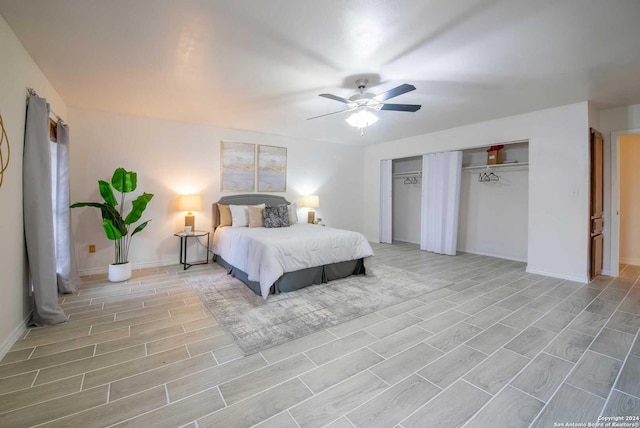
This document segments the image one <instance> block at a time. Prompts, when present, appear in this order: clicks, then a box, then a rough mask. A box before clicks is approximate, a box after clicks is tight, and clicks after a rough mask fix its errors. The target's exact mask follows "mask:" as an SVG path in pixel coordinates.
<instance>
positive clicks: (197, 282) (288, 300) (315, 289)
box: [189, 265, 452, 355]
mask: <svg viewBox="0 0 640 428" xmlns="http://www.w3.org/2000/svg"><path fill="white" fill-rule="evenodd" d="M189 283H190V284H191V285H192V286H193V287H194V288H195V289H196V290H197V291H198V293H199V294H200V297H201V298H202V300H203V301H204V303H205V305H206V306H207V307H208V308H209V310H210V311H211V313H212V314H213V316H214V317H215V318H216V319H217V320H218V322H219V323H220V324H221V325H222V326H223V327H224V328H225V329H226V330H227V331H228V332H229V333H230V334H231V335H232V336H233V338H234V340H235V342H236V344H237V345H238V347H239V348H240V349H241V350H242V352H244V354H245V355H249V354H253V353H256V352H259V351H262V350H264V349H267V348H270V347H272V346H275V345H279V344H281V343H284V342H288V341H290V340H293V339H297V338H299V337H302V336H306V335H308V334H311V333H314V332H316V331H319V330H322V329H325V328H328V327H332V326H334V325H337V324H341V323H343V322H346V321H349V320H352V319H354V318H358V317H361V316H363V315H366V314H368V313H371V312H375V311H378V310H380V309H383V308H386V307H388V306H392V305H395V304H398V303H402V302H404V301H405V300H409V299H412V298H415V297H418V296H421V295H423V294H427V293H429V292H432V291H434V290H437V289H439V288H442V287H446V286H447V285H451V284H452V283H451V282H450V281H444V280H440V279H429V278H425V277H424V276H423V275H418V274H415V273H412V272H408V271H406V270H402V269H398V268H395V267H392V266H380V265H378V266H376V267H374V268H367V275H366V276H350V277H348V278H343V279H339V280H336V281H331V282H329V283H327V284H319V285H312V286H310V287H306V288H303V289H301V290H297V291H293V292H290V293H282V294H277V295H271V296H269V298H268V299H267V300H264V299H263V298H262V297H260V296H256V295H255V294H254V293H253V292H252V291H251V290H249V288H247V286H246V285H244V284H243V283H242V282H240V281H239V280H237V279H235V278H233V277H232V276H231V275H228V274H227V273H226V272H224V271H222V272H220V273H215V274H211V275H205V276H198V277H194V278H190V279H189Z"/></svg>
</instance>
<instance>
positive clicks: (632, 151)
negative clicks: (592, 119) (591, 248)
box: [620, 135, 640, 266]
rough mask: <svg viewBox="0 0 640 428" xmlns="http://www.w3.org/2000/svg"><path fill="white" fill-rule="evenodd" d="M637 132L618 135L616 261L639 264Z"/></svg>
mask: <svg viewBox="0 0 640 428" xmlns="http://www.w3.org/2000/svg"><path fill="white" fill-rule="evenodd" d="M638 165H640V135H625V136H623V137H621V138H620V263H625V264H632V265H636V266H640V197H639V193H640V191H639V189H640V168H638Z"/></svg>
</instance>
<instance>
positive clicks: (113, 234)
mask: <svg viewBox="0 0 640 428" xmlns="http://www.w3.org/2000/svg"><path fill="white" fill-rule="evenodd" d="M102 227H103V229H104V233H105V234H106V235H107V239H109V240H111V241H115V240H117V239H120V238H122V233H121V232H120V230H118V228H117V227H116V226H114V224H113V222H112V221H111V220H109V219H106V218H105V219H103V220H102Z"/></svg>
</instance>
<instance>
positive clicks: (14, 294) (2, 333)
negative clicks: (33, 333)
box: [0, 16, 67, 358]
mask: <svg viewBox="0 0 640 428" xmlns="http://www.w3.org/2000/svg"><path fill="white" fill-rule="evenodd" d="M0 70H2V71H1V73H2V78H0V115H2V119H3V122H4V126H5V129H6V132H7V135H8V137H9V142H10V145H11V159H10V163H9V167H8V169H7V170H6V171H5V174H4V183H3V185H2V187H1V188H0V254H2V257H0V278H1V279H0V295H1V296H2V298H1V299H0V358H2V356H3V353H4V352H5V351H6V349H5V348H6V346H8V345H10V344H11V339H12V335H13V334H14V333H17V332H18V331H19V329H20V325H21V324H22V321H23V319H24V318H25V317H26V316H27V315H28V314H29V311H30V308H29V303H30V301H29V298H28V296H27V287H28V284H27V267H26V266H27V265H26V253H25V246H24V233H23V230H24V228H23V223H22V147H23V142H24V120H25V112H26V102H25V100H26V98H27V91H26V88H27V87H33V88H34V89H35V90H36V91H37V92H38V94H39V95H40V96H41V97H44V98H46V99H47V100H48V101H49V103H50V104H51V106H52V108H53V110H55V112H56V113H58V114H59V115H61V116H63V117H64V116H66V113H67V107H66V104H65V103H64V101H63V100H62V99H61V98H60V96H59V95H58V93H57V92H56V90H55V89H54V88H53V86H51V84H50V83H49V81H47V78H46V77H45V76H44V74H42V72H41V71H40V69H39V68H38V66H37V65H36V64H35V62H34V61H33V60H32V59H31V57H30V56H29V54H28V53H27V51H26V50H25V49H24V48H23V47H22V44H20V41H18V39H17V37H16V36H15V34H13V32H12V31H11V29H10V28H9V26H8V25H7V23H6V21H5V20H4V19H3V18H2V17H1V16H0ZM5 149H6V148H5Z"/></svg>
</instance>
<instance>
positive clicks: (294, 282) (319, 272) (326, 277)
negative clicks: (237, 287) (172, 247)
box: [214, 256, 366, 296]
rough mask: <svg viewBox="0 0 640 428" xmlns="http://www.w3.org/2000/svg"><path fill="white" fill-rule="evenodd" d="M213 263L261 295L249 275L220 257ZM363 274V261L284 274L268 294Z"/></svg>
mask: <svg viewBox="0 0 640 428" xmlns="http://www.w3.org/2000/svg"><path fill="white" fill-rule="evenodd" d="M214 261H217V263H218V264H219V265H220V266H222V267H224V268H225V269H226V270H227V272H228V273H229V274H230V275H232V276H233V277H234V278H237V279H239V280H240V281H242V282H243V283H245V284H246V286H247V287H249V288H250V289H251V291H253V292H254V293H255V294H257V295H258V296H260V295H261V294H262V293H261V291H260V283H259V282H257V281H249V275H247V274H246V273H245V272H244V271H242V270H240V269H238V268H236V267H234V266H232V265H230V264H229V263H227V261H226V260H224V259H223V258H222V257H220V256H214ZM365 274H366V270H365V267H364V259H357V260H349V261H346V262H339V263H331V264H328V265H323V266H316V267H312V268H307V269H302V270H297V271H295V272H286V273H285V274H284V275H282V276H281V277H280V278H278V280H277V281H276V282H275V283H273V285H272V286H271V288H270V289H269V294H278V293H287V292H289V291H295V290H299V289H301V288H304V287H308V286H310V285H314V284H322V283H326V282H328V281H332V280H334V279H340V278H346V277H348V276H351V275H365Z"/></svg>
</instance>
